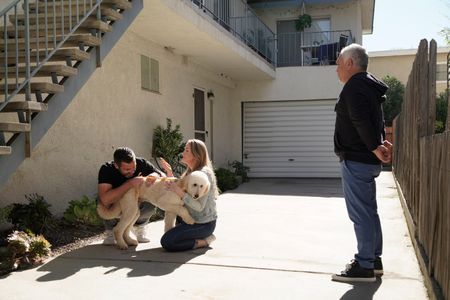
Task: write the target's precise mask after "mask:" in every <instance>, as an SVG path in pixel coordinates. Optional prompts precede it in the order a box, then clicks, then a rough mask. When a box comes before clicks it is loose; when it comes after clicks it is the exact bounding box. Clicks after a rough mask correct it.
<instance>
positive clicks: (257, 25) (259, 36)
mask: <svg viewBox="0 0 450 300" xmlns="http://www.w3.org/2000/svg"><path fill="white" fill-rule="evenodd" d="M191 1H192V2H193V3H194V4H195V5H197V6H198V7H199V8H200V9H202V10H203V12H204V13H207V14H208V15H210V16H211V18H212V19H213V20H215V21H216V22H217V23H219V24H220V25H221V26H222V27H224V28H225V29H226V30H228V31H230V32H231V33H232V34H233V35H234V36H236V37H237V38H239V39H240V40H241V41H242V42H244V43H245V44H246V45H248V46H249V47H250V48H252V49H253V50H254V51H255V52H256V53H258V55H260V56H261V57H262V58H264V59H265V60H266V61H268V62H269V63H270V64H271V65H272V66H275V65H276V44H275V33H274V32H273V31H272V30H270V28H269V27H267V25H265V24H264V23H263V22H262V21H261V20H260V19H259V18H258V16H257V15H256V13H255V12H254V11H253V9H252V8H250V6H248V5H247V3H245V2H244V1H243V0H227V1H219V0H191Z"/></svg>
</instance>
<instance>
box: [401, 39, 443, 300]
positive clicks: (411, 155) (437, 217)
mask: <svg viewBox="0 0 450 300" xmlns="http://www.w3.org/2000/svg"><path fill="white" fill-rule="evenodd" d="M428 50H429V51H428ZM435 84H436V42H435V41H434V40H432V41H431V42H430V47H429V49H428V42H427V41H426V40H422V41H421V42H420V45H419V49H418V52H417V54H416V58H415V60H414V64H413V68H412V71H411V73H410V75H409V78H408V83H407V85H406V89H405V95H404V99H403V104H402V111H401V113H400V114H399V115H398V117H397V118H396V120H395V123H394V128H395V134H394V145H395V148H394V158H393V171H394V175H395V177H396V180H397V182H398V184H399V185H400V188H401V191H402V192H403V198H404V199H405V202H406V204H407V209H408V210H409V215H410V216H411V218H412V221H413V223H414V224H413V225H412V226H413V232H412V233H413V236H412V238H413V239H415V242H417V243H416V244H417V245H418V248H419V249H416V251H418V250H420V251H419V252H418V253H417V255H418V256H419V260H422V268H423V270H422V271H423V272H424V273H426V274H424V275H425V276H426V275H428V276H429V277H428V279H429V280H430V282H431V283H433V285H434V286H435V287H436V286H437V287H438V288H437V291H436V290H435V294H434V297H433V298H444V299H450V128H449V124H450V123H449V122H448V121H447V128H446V131H445V132H444V133H442V134H434V123H435V115H436V85H435ZM449 115H450V111H448V112H447V120H450V117H449ZM410 229H411V228H410Z"/></svg>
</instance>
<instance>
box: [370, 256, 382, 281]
mask: <svg viewBox="0 0 450 300" xmlns="http://www.w3.org/2000/svg"><path fill="white" fill-rule="evenodd" d="M373 272H374V273H375V276H378V277H381V276H383V274H384V272H383V263H382V262H381V257H376V258H375V261H374V262H373Z"/></svg>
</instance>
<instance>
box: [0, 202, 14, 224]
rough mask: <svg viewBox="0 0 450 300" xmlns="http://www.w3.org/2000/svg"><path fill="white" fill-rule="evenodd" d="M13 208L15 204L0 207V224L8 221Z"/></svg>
mask: <svg viewBox="0 0 450 300" xmlns="http://www.w3.org/2000/svg"><path fill="white" fill-rule="evenodd" d="M12 208H13V205H12V204H11V205H8V206H5V207H2V208H0V224H1V223H5V222H8V220H9V214H10V213H11V210H12Z"/></svg>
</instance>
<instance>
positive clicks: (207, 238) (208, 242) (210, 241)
mask: <svg viewBox="0 0 450 300" xmlns="http://www.w3.org/2000/svg"><path fill="white" fill-rule="evenodd" d="M215 240H216V236H215V235H214V234H211V235H210V236H208V237H206V238H205V241H206V243H207V244H208V246H209V245H211V243H212V242H214V241H215Z"/></svg>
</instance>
